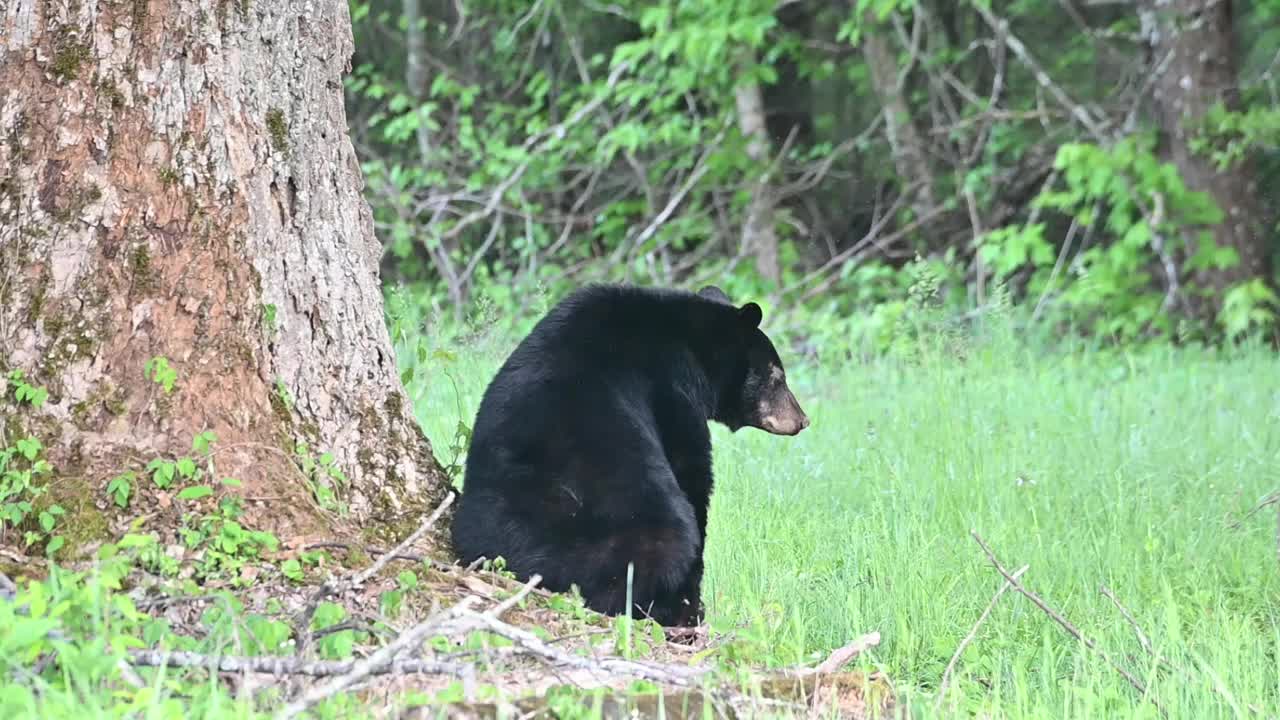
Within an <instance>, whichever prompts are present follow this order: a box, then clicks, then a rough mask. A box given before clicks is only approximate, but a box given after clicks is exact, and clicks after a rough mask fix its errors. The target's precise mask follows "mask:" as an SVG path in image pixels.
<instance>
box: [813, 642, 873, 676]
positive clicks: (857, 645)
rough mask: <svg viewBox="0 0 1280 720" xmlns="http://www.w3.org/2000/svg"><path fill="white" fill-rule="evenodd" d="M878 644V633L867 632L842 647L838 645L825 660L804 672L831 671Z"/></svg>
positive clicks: (836, 669)
mask: <svg viewBox="0 0 1280 720" xmlns="http://www.w3.org/2000/svg"><path fill="white" fill-rule="evenodd" d="M879 644H880V633H878V632H869V633H867V634H866V635H863V636H862V637H860V638H858V639H856V640H854V641H853V642H851V643H849V644H848V645H845V646H843V647H838V648H836V649H835V650H834V651H832V653H831V654H830V655H828V656H827V659H826V660H823V661H822V662H821V663H819V664H818V666H817V667H816V668H813V669H812V670H808V671H805V672H813V673H833V672H836V671H838V670H839V669H840V668H842V667H844V666H845V664H847V663H848V662H849V661H850V660H852V659H854V658H856V657H858V656H859V655H861V654H862V653H864V652H866V651H867V650H870V649H871V648H873V647H875V646H876V645H879Z"/></svg>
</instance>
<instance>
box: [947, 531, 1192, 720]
mask: <svg viewBox="0 0 1280 720" xmlns="http://www.w3.org/2000/svg"><path fill="white" fill-rule="evenodd" d="M969 534H970V535H972V536H973V539H974V540H976V541H977V542H978V545H979V546H981V547H982V552H984V553H986V556H987V559H988V560H990V561H991V564H992V565H993V566H995V569H996V571H997V572H999V573H1000V574H1001V575H1003V576H1004V579H1005V580H1008V581H1009V584H1010V585H1011V586H1012V587H1013V589H1014V590H1017V591H1018V592H1019V593H1021V594H1022V595H1023V597H1025V598H1027V599H1028V600H1030V601H1031V602H1032V603H1034V604H1035V606H1036V607H1038V608H1040V610H1041V611H1043V612H1044V614H1046V615H1048V616H1049V617H1050V618H1051V619H1052V620H1053V621H1054V622H1056V623H1058V625H1059V626H1060V627H1062V629H1063V630H1066V631H1067V634H1069V635H1071V637H1073V638H1075V639H1076V640H1078V641H1079V642H1082V643H1084V645H1085V647H1087V648H1089V649H1090V650H1093V651H1094V652H1096V653H1098V656H1099V657H1101V658H1102V659H1103V661H1105V662H1106V663H1107V664H1108V665H1110V666H1111V667H1112V669H1114V670H1115V671H1116V672H1118V673H1120V676H1121V677H1123V678H1124V679H1125V680H1126V681H1128V683H1129V684H1130V685H1132V686H1133V689H1134V690H1137V691H1138V693H1139V694H1140V695H1141V696H1142V697H1143V698H1145V699H1146V700H1147V701H1149V702H1150V703H1151V704H1152V705H1154V706H1155V707H1156V710H1158V711H1159V712H1160V715H1161V716H1162V717H1168V716H1169V714H1168V713H1167V712H1166V711H1165V709H1164V706H1162V705H1161V704H1160V702H1159V701H1157V700H1156V699H1155V698H1154V697H1152V696H1151V695H1150V693H1148V692H1147V687H1146V685H1143V684H1142V681H1141V680H1139V679H1138V678H1136V677H1134V675H1133V673H1131V672H1129V671H1128V670H1126V669H1124V667H1123V666H1121V665H1120V664H1119V663H1117V662H1116V661H1115V660H1113V659H1112V657H1111V656H1110V655H1109V654H1107V652H1106V651H1105V650H1103V649H1102V648H1100V647H1098V643H1097V642H1095V641H1094V640H1093V638H1091V637H1089V636H1087V635H1085V634H1084V633H1082V632H1080V629H1079V628H1077V627H1076V626H1075V625H1072V624H1071V621H1069V620H1067V619H1066V618H1065V617H1063V616H1062V614H1061V613H1059V612H1058V611H1057V610H1054V609H1053V608H1051V607H1049V605H1048V603H1046V602H1045V601H1044V600H1042V599H1041V598H1040V596H1039V595H1037V594H1035V593H1034V592H1032V591H1030V590H1028V589H1027V588H1026V587H1025V586H1023V584H1022V582H1021V581H1019V580H1018V578H1016V577H1015V576H1013V575H1011V574H1009V571H1008V570H1005V569H1004V566H1003V565H1001V564H1000V561H999V560H998V559H996V555H995V553H994V552H992V551H991V548H990V547H988V546H987V543H986V541H985V540H983V539H982V536H980V535H978V533H977V531H976V530H970V531H969Z"/></svg>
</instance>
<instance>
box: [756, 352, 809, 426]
mask: <svg viewBox="0 0 1280 720" xmlns="http://www.w3.org/2000/svg"><path fill="white" fill-rule="evenodd" d="M756 412H757V414H758V417H759V418H760V429H761V430H764V431H765V432H768V433H772V434H774V435H795V434H797V433H799V432H800V431H801V430H803V429H805V428H807V427H809V418H808V416H806V415H805V413H804V410H802V409H800V403H799V402H798V401H796V396H795V395H794V394H793V393H792V392H791V388H789V387H787V381H786V373H785V372H783V370H782V368H781V367H779V366H778V365H773V364H771V365H770V367H769V380H768V382H767V383H766V389H765V394H764V397H762V398H761V399H760V402H759V404H758V405H757V407H756Z"/></svg>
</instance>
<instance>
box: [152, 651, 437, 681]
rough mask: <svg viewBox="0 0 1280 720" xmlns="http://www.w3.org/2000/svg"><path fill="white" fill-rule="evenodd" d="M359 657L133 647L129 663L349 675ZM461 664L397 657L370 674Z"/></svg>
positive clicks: (433, 670) (434, 670) (434, 672)
mask: <svg viewBox="0 0 1280 720" xmlns="http://www.w3.org/2000/svg"><path fill="white" fill-rule="evenodd" d="M358 662H359V661H357V660H310V661H308V660H304V659H302V658H299V657H282V656H279V655H276V656H252V657H236V656H232V655H205V654H201V653H194V652H186V651H183V650H173V651H164V650H131V651H130V652H129V663H130V664H132V665H134V666H136V667H170V668H203V669H205V670H211V671H213V672H226V673H246V672H247V673H262V674H264V675H305V676H308V677H331V676H334V675H346V674H348V673H350V672H351V671H352V670H354V669H355V667H356V664H357V663H358ZM461 672H462V666H461V665H459V664H456V663H450V662H441V661H438V660H419V659H417V658H398V659H396V660H393V661H392V662H390V663H387V664H384V665H380V666H378V667H375V668H372V669H371V670H370V671H369V674H370V675H391V674H397V675H414V674H420V675H458V674H460V673H461Z"/></svg>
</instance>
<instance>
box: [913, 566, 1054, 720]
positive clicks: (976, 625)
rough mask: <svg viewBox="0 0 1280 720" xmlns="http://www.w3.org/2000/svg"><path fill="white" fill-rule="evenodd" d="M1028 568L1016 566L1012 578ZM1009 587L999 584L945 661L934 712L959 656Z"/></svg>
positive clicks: (1008, 584) (945, 691)
mask: <svg viewBox="0 0 1280 720" xmlns="http://www.w3.org/2000/svg"><path fill="white" fill-rule="evenodd" d="M1030 568H1031V566H1030V565H1023V566H1022V567H1020V568H1018V571H1017V572H1015V573H1014V574H1013V579H1014V580H1017V579H1018V578H1020V577H1022V574H1023V573H1025V572H1026V571H1027V570H1029V569H1030ZM1011 587H1013V584H1012V583H1010V582H1009V581H1008V580H1005V581H1004V583H1003V584H1002V585H1001V586H1000V589H999V590H996V594H995V595H993V596H992V597H991V602H989V603H987V608H986V609H985V610H983V611H982V614H981V615H979V616H978V621H977V622H975V623H974V624H973V627H972V628H970V629H969V634H968V635H965V636H964V639H963V640H961V641H960V644H959V645H958V646H957V647H956V652H955V654H954V655H952V656H951V660H950V662H948V663H947V669H946V670H943V671H942V682H940V683H938V699H937V700H936V701H935V702H934V706H933V709H934V711H935V712H936V711H937V710H938V709H939V708H941V707H942V699H943V698H944V697H946V696H947V686H948V685H950V684H951V673H952V672H953V671H954V670H955V668H956V663H957V662H959V661H960V656H961V655H963V654H964V651H965V648H967V647H969V643H971V642H973V639H974V638H975V637H977V635H978V628H980V627H982V623H984V622H986V620H987V616H988V615H990V614H991V611H992V610H994V609H995V607H996V603H998V602H1000V598H1001V597H1002V596H1003V595H1004V594H1005V592H1006V591H1008V590H1009V588H1011Z"/></svg>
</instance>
